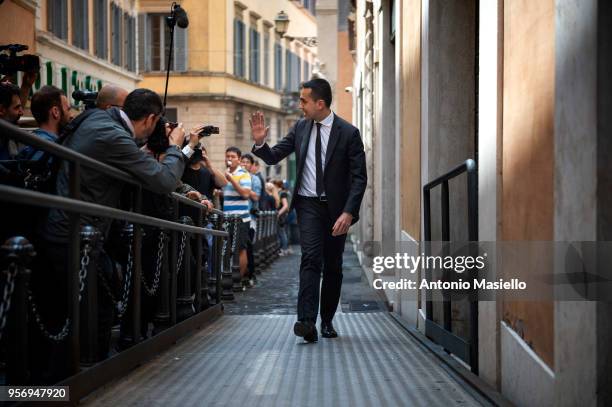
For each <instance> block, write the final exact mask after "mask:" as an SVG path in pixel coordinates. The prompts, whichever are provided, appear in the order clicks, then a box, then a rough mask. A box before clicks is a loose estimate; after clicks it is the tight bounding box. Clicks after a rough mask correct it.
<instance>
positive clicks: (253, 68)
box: [249, 28, 260, 82]
mask: <svg viewBox="0 0 612 407" xmlns="http://www.w3.org/2000/svg"><path fill="white" fill-rule="evenodd" d="M259 49H260V46H259V33H258V32H257V30H255V29H253V28H250V29H249V79H250V80H251V81H253V82H259V70H260V68H259V63H260V59H259Z"/></svg>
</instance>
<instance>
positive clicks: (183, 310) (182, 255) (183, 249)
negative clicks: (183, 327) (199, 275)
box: [176, 216, 194, 321]
mask: <svg viewBox="0 0 612 407" xmlns="http://www.w3.org/2000/svg"><path fill="white" fill-rule="evenodd" d="M179 222H180V223H182V224H184V225H190V226H193V220H192V219H191V218H190V217H189V216H181V218H180V219H179ZM190 240H191V239H190V238H189V234H187V233H186V232H182V233H181V239H180V246H179V254H178V260H177V261H178V262H177V265H176V273H177V276H178V292H177V295H176V318H177V321H183V320H185V319H187V318H189V317H190V316H192V315H193V313H194V312H193V311H194V310H193V300H192V299H191V277H192V275H191V273H192V271H193V268H192V267H191V244H190V243H191V242H190Z"/></svg>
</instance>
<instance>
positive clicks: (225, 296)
mask: <svg viewBox="0 0 612 407" xmlns="http://www.w3.org/2000/svg"><path fill="white" fill-rule="evenodd" d="M225 218H226V219H227V222H226V224H227V228H228V232H229V236H228V237H227V239H226V240H225V242H224V243H223V247H224V250H223V269H222V270H221V282H222V288H223V292H222V294H221V299H222V300H223V301H234V299H235V297H234V292H233V290H232V283H233V282H232V268H231V264H232V245H233V244H234V240H235V239H236V236H235V234H234V223H233V217H232V216H231V215H226V216H225Z"/></svg>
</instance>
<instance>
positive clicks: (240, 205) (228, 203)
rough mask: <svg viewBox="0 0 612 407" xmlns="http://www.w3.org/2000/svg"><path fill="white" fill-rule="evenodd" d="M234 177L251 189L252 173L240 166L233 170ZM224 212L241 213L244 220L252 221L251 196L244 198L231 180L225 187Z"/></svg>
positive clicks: (242, 185)
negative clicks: (250, 210)
mask: <svg viewBox="0 0 612 407" xmlns="http://www.w3.org/2000/svg"><path fill="white" fill-rule="evenodd" d="M232 177H233V178H234V180H235V181H236V182H237V183H238V185H240V187H242V188H247V189H251V174H249V172H248V171H246V170H245V169H244V168H242V167H240V166H238V167H236V170H235V171H234V172H232ZM223 212H225V213H226V214H228V215H240V217H241V218H242V221H243V222H250V221H251V215H250V213H249V198H246V199H245V198H243V197H241V196H240V194H239V193H238V191H236V189H235V188H234V186H233V185H232V183H231V182H228V183H227V185H225V186H224V187H223Z"/></svg>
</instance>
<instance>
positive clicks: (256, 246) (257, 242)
mask: <svg viewBox="0 0 612 407" xmlns="http://www.w3.org/2000/svg"><path fill="white" fill-rule="evenodd" d="M265 223H266V217H265V211H260V212H259V215H258V217H257V224H256V227H255V236H254V237H253V261H254V262H255V274H261V272H262V271H263V267H262V260H263V259H262V256H261V254H262V252H261V242H262V240H261V236H262V231H263V228H264V225H265Z"/></svg>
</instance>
